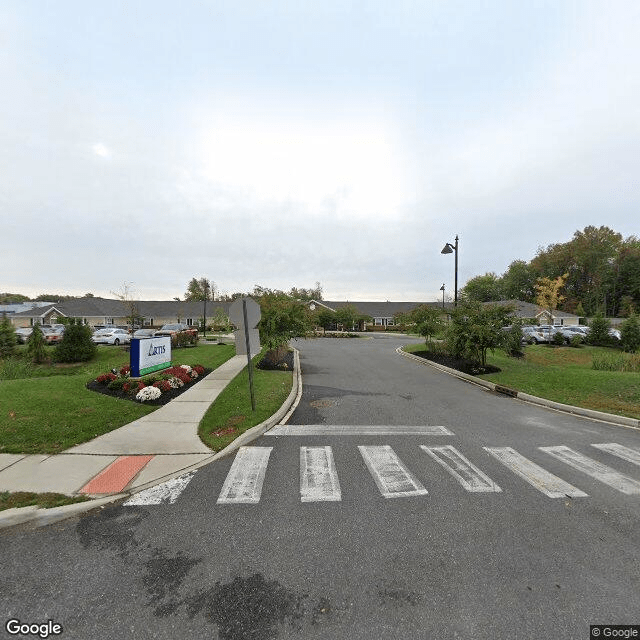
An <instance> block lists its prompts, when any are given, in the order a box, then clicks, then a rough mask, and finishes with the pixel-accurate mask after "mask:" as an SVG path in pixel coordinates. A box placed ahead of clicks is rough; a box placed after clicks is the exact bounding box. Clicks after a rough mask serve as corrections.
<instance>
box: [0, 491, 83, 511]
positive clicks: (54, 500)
mask: <svg viewBox="0 0 640 640" xmlns="http://www.w3.org/2000/svg"><path fill="white" fill-rule="evenodd" d="M90 499H91V498H87V497H86V496H65V495H64V494H62V493H30V492H27V491H16V492H15V493H9V492H8V491H0V511H4V510H5V509H17V508H20V507H40V508H41V509H51V508H53V507H62V506H64V505H66V504H75V503H76V502H88V501H89V500H90Z"/></svg>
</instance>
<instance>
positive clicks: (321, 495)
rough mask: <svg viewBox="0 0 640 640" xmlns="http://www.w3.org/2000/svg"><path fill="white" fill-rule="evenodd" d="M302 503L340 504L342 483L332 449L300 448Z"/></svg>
mask: <svg viewBox="0 0 640 640" xmlns="http://www.w3.org/2000/svg"><path fill="white" fill-rule="evenodd" d="M300 499H301V500H302V502H339V501H340V500H342V494H341V492H340V482H339V481H338V474H337V472H336V465H335V462H334V461H333V451H332V450H331V447H300Z"/></svg>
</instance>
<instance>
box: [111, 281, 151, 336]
mask: <svg viewBox="0 0 640 640" xmlns="http://www.w3.org/2000/svg"><path fill="white" fill-rule="evenodd" d="M132 285H133V283H131V282H124V283H123V284H122V287H120V291H119V292H117V293H116V292H115V291H112V292H111V293H112V294H113V295H114V296H116V298H118V300H120V301H121V302H122V303H123V304H124V306H125V309H126V312H127V313H126V316H125V318H126V321H127V324H129V325H131V326H132V327H141V326H142V325H143V324H144V318H143V316H142V315H141V314H140V311H139V310H138V301H137V300H135V298H134V293H133V289H132Z"/></svg>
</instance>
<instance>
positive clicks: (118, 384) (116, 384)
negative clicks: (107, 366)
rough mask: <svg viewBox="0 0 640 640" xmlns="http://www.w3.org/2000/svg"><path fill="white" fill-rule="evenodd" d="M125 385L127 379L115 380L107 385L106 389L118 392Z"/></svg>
mask: <svg viewBox="0 0 640 640" xmlns="http://www.w3.org/2000/svg"><path fill="white" fill-rule="evenodd" d="M111 375H113V374H111ZM126 383H127V378H115V379H114V380H112V381H111V382H110V383H109V384H108V385H107V388H108V389H111V390H112V391H120V390H121V389H122V388H123V387H124V385H125V384H126Z"/></svg>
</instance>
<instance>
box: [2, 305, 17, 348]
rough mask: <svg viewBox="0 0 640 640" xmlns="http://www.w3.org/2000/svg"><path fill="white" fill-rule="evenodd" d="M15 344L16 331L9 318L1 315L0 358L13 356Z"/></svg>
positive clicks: (4, 314)
mask: <svg viewBox="0 0 640 640" xmlns="http://www.w3.org/2000/svg"><path fill="white" fill-rule="evenodd" d="M17 343H18V340H17V338H16V330H15V328H14V326H13V325H12V324H11V321H10V320H9V318H7V314H6V313H3V314H2V320H0V358H2V359H4V358H10V357H11V356H14V355H15V353H16V344H17Z"/></svg>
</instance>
